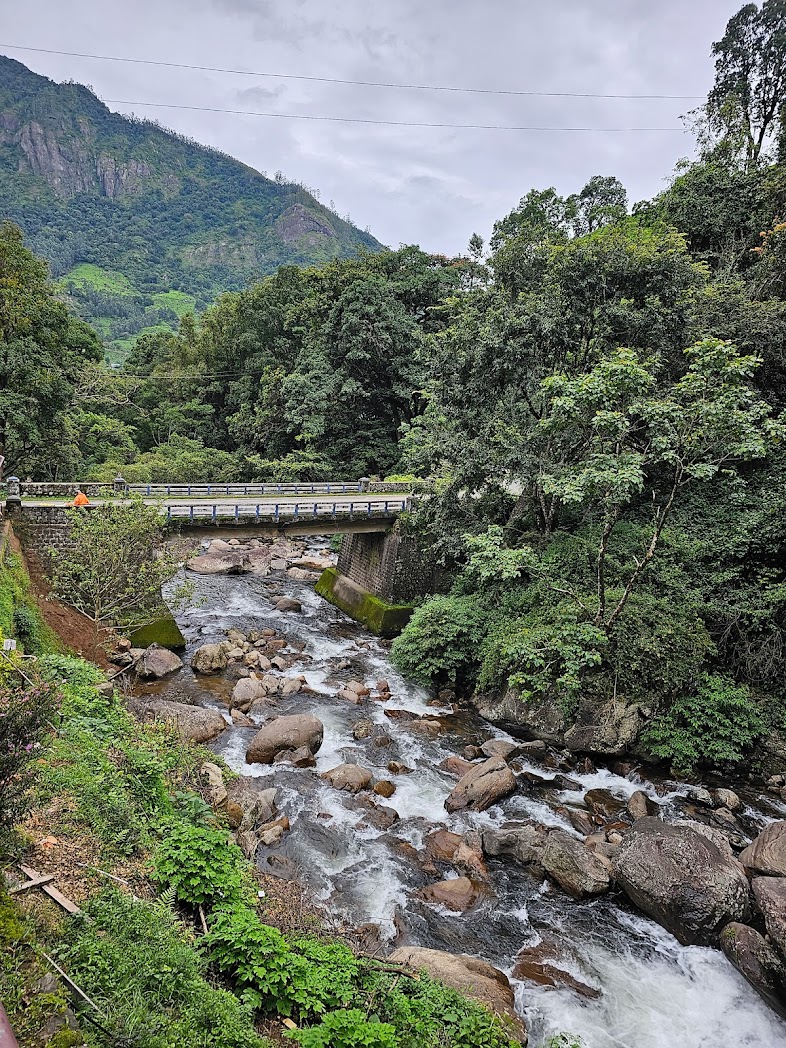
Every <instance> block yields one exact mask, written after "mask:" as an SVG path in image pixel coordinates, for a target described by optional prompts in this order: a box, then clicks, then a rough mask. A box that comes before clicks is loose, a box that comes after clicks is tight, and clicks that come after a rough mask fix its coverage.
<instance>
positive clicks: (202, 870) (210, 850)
mask: <svg viewBox="0 0 786 1048" xmlns="http://www.w3.org/2000/svg"><path fill="white" fill-rule="evenodd" d="M242 859H243V856H242V852H241V851H240V849H239V848H238V846H237V845H236V844H235V843H234V842H230V841H229V839H228V835H227V831H226V830H221V829H216V828H214V827H211V826H194V825H192V824H190V823H187V822H181V821H180V820H173V821H171V822H170V823H168V824H167V825H166V827H165V829H164V839H163V840H162V842H161V844H160V845H159V846H158V848H157V849H156V853H155V858H154V865H155V877H156V880H157V881H158V882H159V883H160V884H163V885H167V886H169V887H171V888H172V889H173V890H174V892H175V895H176V896H177V898H178V899H180V900H181V901H182V902H187V903H190V904H191V905H192V906H201V905H203V904H204V903H208V902H209V903H212V902H220V901H222V900H228V899H232V898H236V897H237V896H238V895H239V893H240V888H241V886H242V884H243V868H242Z"/></svg>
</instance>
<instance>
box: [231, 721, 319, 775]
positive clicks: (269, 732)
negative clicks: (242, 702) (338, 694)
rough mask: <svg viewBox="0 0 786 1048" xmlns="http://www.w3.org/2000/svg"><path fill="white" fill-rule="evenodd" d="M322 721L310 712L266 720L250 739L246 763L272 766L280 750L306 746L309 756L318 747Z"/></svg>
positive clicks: (297, 748)
mask: <svg viewBox="0 0 786 1048" xmlns="http://www.w3.org/2000/svg"><path fill="white" fill-rule="evenodd" d="M323 735H324V727H323V725H322V721H320V720H318V719H317V718H316V717H314V716H313V714H310V713H297V714H294V715H292V716H289V717H276V718H274V719H273V720H271V721H268V723H267V724H265V725H264V726H263V727H262V728H261V729H260V730H259V731H258V732H257V734H256V735H255V736H254V738H253V739H252V740H251V745H250V746H249V747H248V750H247V751H246V763H247V764H272V763H273V758H274V757H275V756H276V754H277V753H280V752H281V751H282V750H299V749H301V747H306V748H307V749H308V750H309V751H310V752H311V753H312V754H313V753H316V752H317V750H318V749H319V748H320V746H321V745H322V738H323Z"/></svg>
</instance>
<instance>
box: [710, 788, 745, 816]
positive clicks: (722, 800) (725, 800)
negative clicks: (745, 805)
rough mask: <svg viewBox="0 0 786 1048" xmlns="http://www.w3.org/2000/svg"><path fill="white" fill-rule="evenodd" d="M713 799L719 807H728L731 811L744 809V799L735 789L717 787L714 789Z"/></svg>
mask: <svg viewBox="0 0 786 1048" xmlns="http://www.w3.org/2000/svg"><path fill="white" fill-rule="evenodd" d="M712 799H713V801H714V802H715V806H716V807H717V808H728V810H729V811H732V812H733V811H742V801H741V800H740V798H739V795H738V794H736V793H735V792H734V790H726V789H722V788H721V789H717V790H713V791H712Z"/></svg>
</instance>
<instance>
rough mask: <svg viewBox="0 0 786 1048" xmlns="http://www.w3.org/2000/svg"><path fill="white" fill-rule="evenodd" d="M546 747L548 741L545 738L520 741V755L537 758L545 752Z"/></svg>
mask: <svg viewBox="0 0 786 1048" xmlns="http://www.w3.org/2000/svg"><path fill="white" fill-rule="evenodd" d="M546 748H547V747H546V743H545V742H544V741H543V739H533V740H532V742H522V743H519V755H520V756H522V757H533V758H535V759H537V758H538V757H542V756H543V755H544V754H545V752H546Z"/></svg>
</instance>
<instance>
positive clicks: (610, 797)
mask: <svg viewBox="0 0 786 1048" xmlns="http://www.w3.org/2000/svg"><path fill="white" fill-rule="evenodd" d="M584 803H585V804H586V806H587V807H588V808H589V810H590V811H591V812H592V814H593V815H594V816H596V817H597V818H600V819H601V820H603V821H606V820H608V819H613V818H614V816H615V815H617V814H618V813H619V812H621V811H622V810H623V809H624V808H625V801H622V800H620V799H619V797H615V796H614V794H613V793H612V792H611V791H610V790H587V792H586V793H585V794H584Z"/></svg>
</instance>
